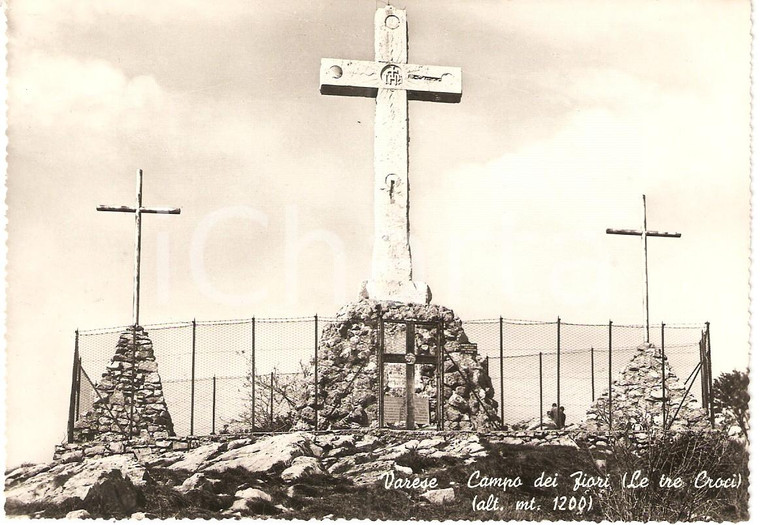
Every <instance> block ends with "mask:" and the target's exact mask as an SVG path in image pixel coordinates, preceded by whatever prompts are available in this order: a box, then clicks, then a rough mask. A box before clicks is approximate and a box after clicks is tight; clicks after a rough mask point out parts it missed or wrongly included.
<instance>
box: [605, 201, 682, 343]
mask: <svg viewBox="0 0 760 525" xmlns="http://www.w3.org/2000/svg"><path fill="white" fill-rule="evenodd" d="M642 199H643V202H644V221H643V226H644V227H643V228H642V229H641V230H616V229H613V228H607V233H608V234H613V235H635V236H638V237H641V247H642V250H641V251H642V255H643V257H644V297H643V301H642V306H643V310H644V312H643V313H644V332H645V337H646V342H647V343H649V342H650V337H649V262H648V259H647V258H648V244H647V238H648V237H670V238H679V237H681V234H680V233H672V232H658V231H654V230H648V229H647V196H646V195H642Z"/></svg>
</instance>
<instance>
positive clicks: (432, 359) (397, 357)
mask: <svg viewBox="0 0 760 525" xmlns="http://www.w3.org/2000/svg"><path fill="white" fill-rule="evenodd" d="M414 360H415V363H414V364H415V365H434V364H436V363H437V362H438V358H437V357H436V356H434V355H414ZM383 361H384V362H386V363H405V364H408V363H407V362H406V354H383Z"/></svg>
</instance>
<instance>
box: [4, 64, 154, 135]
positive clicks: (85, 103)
mask: <svg viewBox="0 0 760 525" xmlns="http://www.w3.org/2000/svg"><path fill="white" fill-rule="evenodd" d="M11 77H12V78H11V81H10V85H9V107H10V112H11V113H12V114H13V115H15V116H16V117H17V119H18V120H20V121H22V122H23V123H24V125H25V126H28V125H33V126H42V127H57V126H60V125H61V121H62V120H64V119H65V120H69V121H70V124H73V123H74V122H76V124H77V125H82V126H85V127H87V128H105V127H108V126H110V125H113V124H114V123H115V122H116V121H121V122H123V123H126V124H127V125H129V124H130V123H131V124H134V123H135V122H136V121H138V120H139V119H140V117H141V116H144V113H145V112H150V111H156V110H157V109H158V108H160V107H161V106H162V105H163V104H164V103H165V102H166V97H165V93H164V92H163V90H162V89H161V87H160V86H159V85H158V83H157V82H156V80H155V79H154V78H153V77H151V76H147V75H141V76H136V77H133V78H127V77H126V76H125V75H124V73H123V72H122V71H120V70H119V69H117V68H115V67H114V66H112V65H111V64H109V63H108V62H105V61H103V60H79V59H76V58H73V57H66V56H49V55H45V54H43V53H40V52H36V53H33V54H32V55H31V56H29V57H28V58H27V59H26V60H24V61H22V62H19V63H15V64H13V66H12V69H11Z"/></svg>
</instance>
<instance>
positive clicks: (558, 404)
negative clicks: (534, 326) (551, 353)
mask: <svg viewBox="0 0 760 525" xmlns="http://www.w3.org/2000/svg"><path fill="white" fill-rule="evenodd" d="M561 326H562V324H561V321H560V318H559V317H557V421H555V423H557V428H559V407H561V406H562V404H561V403H560V395H559V375H560V374H559V371H560V366H559V348H560V329H561V328H560V327H561Z"/></svg>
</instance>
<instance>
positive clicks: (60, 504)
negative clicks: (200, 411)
mask: <svg viewBox="0 0 760 525" xmlns="http://www.w3.org/2000/svg"><path fill="white" fill-rule="evenodd" d="M146 480H147V473H146V471H145V468H144V467H142V466H141V465H140V464H138V463H137V462H136V461H135V460H134V458H130V457H129V456H126V455H125V456H111V457H106V458H91V459H86V460H84V461H82V462H81V463H74V464H72V463H64V464H59V465H56V466H54V467H53V468H51V469H49V470H47V471H44V472H41V473H38V474H36V475H33V476H31V477H28V478H25V479H22V478H18V477H17V478H16V479H15V480H14V481H13V482H9V483H8V484H7V485H6V491H5V497H6V506H7V507H10V508H16V509H21V508H23V507H27V506H39V505H40V504H43V505H45V507H47V508H50V509H55V508H79V509H84V510H87V511H89V512H91V513H97V514H104V515H108V516H113V515H116V516H120V515H129V514H131V512H132V511H134V510H135V509H136V508H137V506H138V504H139V503H140V502H141V501H142V500H143V498H144V496H143V494H142V491H141V489H140V486H142V485H144V484H145V483H146Z"/></svg>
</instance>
